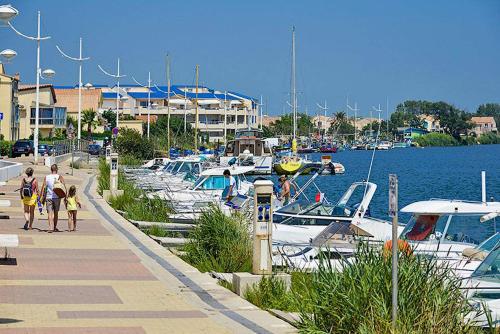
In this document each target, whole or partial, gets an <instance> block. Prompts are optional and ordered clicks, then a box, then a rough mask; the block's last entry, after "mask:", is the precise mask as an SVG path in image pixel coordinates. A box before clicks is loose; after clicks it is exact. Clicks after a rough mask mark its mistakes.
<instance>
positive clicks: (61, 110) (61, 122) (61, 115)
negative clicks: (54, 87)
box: [54, 107, 66, 127]
mask: <svg viewBox="0 0 500 334" xmlns="http://www.w3.org/2000/svg"><path fill="white" fill-rule="evenodd" d="M54 125H55V126H57V127H64V126H66V108H65V107H56V108H55V117H54Z"/></svg>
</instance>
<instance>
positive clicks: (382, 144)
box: [377, 140, 392, 150]
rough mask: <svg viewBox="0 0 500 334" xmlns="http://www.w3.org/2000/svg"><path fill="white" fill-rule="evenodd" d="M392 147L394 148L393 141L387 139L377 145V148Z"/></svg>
mask: <svg viewBox="0 0 500 334" xmlns="http://www.w3.org/2000/svg"><path fill="white" fill-rule="evenodd" d="M391 148H392V143H391V142H390V141H386V140H382V141H381V142H380V143H378V145H377V150H390V149H391Z"/></svg>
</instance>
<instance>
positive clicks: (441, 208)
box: [401, 199, 500, 215]
mask: <svg viewBox="0 0 500 334" xmlns="http://www.w3.org/2000/svg"><path fill="white" fill-rule="evenodd" d="M401 212H408V213H413V214H415V215H422V214H437V215H484V214H488V213H492V212H498V213H500V202H486V203H482V202H467V201H458V200H441V199H436V200H429V201H419V202H415V203H412V204H409V205H407V206H405V207H404V208H402V209H401Z"/></svg>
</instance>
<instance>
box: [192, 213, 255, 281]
mask: <svg viewBox="0 0 500 334" xmlns="http://www.w3.org/2000/svg"><path fill="white" fill-rule="evenodd" d="M248 226H249V222H248V221H247V220H246V218H245V217H243V216H241V215H239V214H235V215H233V216H231V217H228V216H226V215H225V214H224V213H223V212H222V210H221V209H220V208H219V207H217V206H210V207H209V209H208V210H207V211H205V212H203V213H202V214H201V217H200V219H199V220H198V222H197V224H196V227H195V229H194V230H193V231H192V232H191V233H190V235H189V236H190V241H189V242H188V243H187V244H186V246H185V249H184V250H185V251H186V255H185V256H184V259H185V260H186V261H187V262H189V263H191V264H192V265H194V266H195V267H196V268H198V269H199V270H200V271H202V272H205V271H212V270H213V271H217V272H243V271H250V270H251V269H252V239H251V237H250V232H249V229H248Z"/></svg>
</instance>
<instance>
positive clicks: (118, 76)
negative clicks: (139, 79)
mask: <svg viewBox="0 0 500 334" xmlns="http://www.w3.org/2000/svg"><path fill="white" fill-rule="evenodd" d="M97 67H99V69H100V70H101V72H102V73H104V74H106V75H107V76H109V77H112V78H116V128H117V129H118V120H119V116H118V114H119V110H120V78H123V77H125V75H124V74H120V58H118V62H117V66H116V74H111V73H109V72H107V71H105V70H104V69H103V68H102V67H101V65H97Z"/></svg>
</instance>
